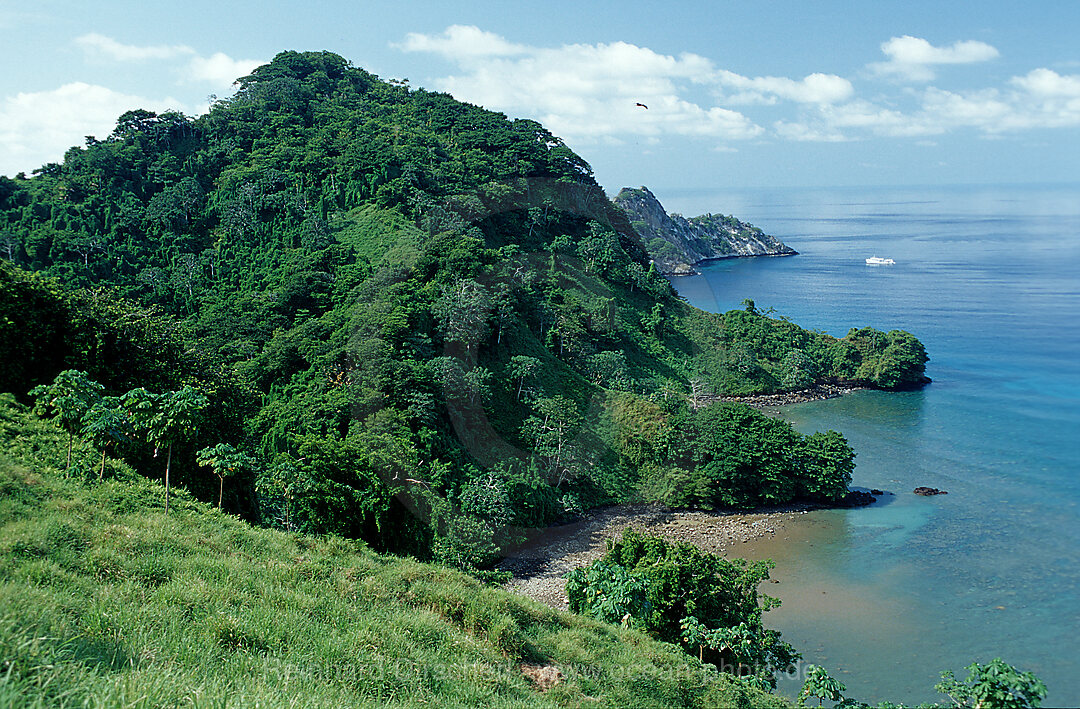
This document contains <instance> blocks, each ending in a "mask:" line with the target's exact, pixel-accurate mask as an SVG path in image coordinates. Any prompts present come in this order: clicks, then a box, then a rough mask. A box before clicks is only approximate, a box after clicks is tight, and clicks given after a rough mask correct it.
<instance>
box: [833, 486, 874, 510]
mask: <svg viewBox="0 0 1080 709" xmlns="http://www.w3.org/2000/svg"><path fill="white" fill-rule="evenodd" d="M875 502H877V498H876V497H874V496H873V495H871V494H870V493H869V492H866V491H864V490H851V491H849V492H848V494H846V495H844V498H843V499H842V500H840V501H839V502H837V503H836V506H837V507H866V506H867V505H872V504H874V503H875Z"/></svg>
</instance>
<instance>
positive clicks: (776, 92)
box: [717, 70, 855, 104]
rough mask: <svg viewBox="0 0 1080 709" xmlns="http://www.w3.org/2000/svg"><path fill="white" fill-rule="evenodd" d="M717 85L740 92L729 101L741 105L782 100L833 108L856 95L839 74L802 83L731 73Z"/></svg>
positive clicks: (812, 76)
mask: <svg viewBox="0 0 1080 709" xmlns="http://www.w3.org/2000/svg"><path fill="white" fill-rule="evenodd" d="M717 83H719V84H720V85H721V86H724V87H729V88H733V89H736V90H737V91H738V93H735V94H732V95H730V96H729V97H728V98H729V99H730V100H732V101H735V102H740V103H770V104H771V103H776V101H777V99H778V98H782V99H786V100H788V101H795V102H796V103H820V104H830V103H837V102H839V101H845V100H847V99H849V98H851V96H852V95H853V94H854V93H855V88H854V87H853V86H852V85H851V82H850V81H848V80H847V79H845V78H843V77H841V76H836V75H835V74H820V73H815V74H810V75H809V76H806V77H804V78H803V79H800V80H798V81H796V80H794V79H788V78H785V77H780V76H759V77H755V78H750V77H746V76H741V75H739V74H736V73H734V72H730V71H723V70H721V71H719V72H717Z"/></svg>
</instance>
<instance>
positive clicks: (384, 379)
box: [0, 52, 926, 568]
mask: <svg viewBox="0 0 1080 709" xmlns="http://www.w3.org/2000/svg"><path fill="white" fill-rule="evenodd" d="M239 85H240V88H239V90H238V91H237V93H236V94H235V96H233V97H231V98H229V99H224V100H220V101H218V102H217V103H216V104H215V105H214V106H213V107H212V110H211V111H210V112H209V113H208V114H207V115H205V116H202V117H199V118H197V119H190V118H188V117H186V116H183V115H180V114H174V113H167V114H162V115H156V114H154V113H151V112H148V111H131V112H129V113H127V114H125V115H123V116H121V117H120V119H119V120H118V122H117V125H116V129H115V131H114V132H113V133H112V134H111V135H110V136H107V137H105V138H104V139H100V140H99V139H97V138H94V137H88V138H87V140H86V144H85V146H83V147H76V148H72V149H71V150H69V151H68V153H67V155H66V156H65V159H64V161H63V163H62V164H50V165H46V166H44V167H43V168H41V169H40V170H38V171H36V172H35V175H34V176H33V177H31V178H26V177H25V176H21V175H20V176H16V177H15V178H14V179H9V178H0V234H2V235H3V249H4V250H3V252H2V254H3V256H4V257H6V258H5V259H4V261H5V263H4V264H0V315H2V316H3V317H0V335H2V337H0V349H2V351H0V391H4V390H7V391H12V392H14V393H15V394H16V395H17V396H20V397H25V396H26V395H27V392H28V391H29V390H30V389H31V388H32V387H34V386H37V385H47V384H49V383H50V382H51V381H52V380H53V378H54V377H55V376H56V375H57V374H58V373H60V372H62V371H65V370H78V371H80V372H85V373H86V376H87V377H88V378H89V379H90V380H92V381H95V382H99V383H100V384H102V385H103V387H104V394H106V395H108V396H116V397H119V396H121V395H123V394H125V392H132V391H135V390H139V389H142V390H144V391H145V392H146V395H145V396H143V397H142V399H139V396H138V395H135V394H132V395H131V396H134V397H135V399H133V400H129V401H127V402H126V403H125V405H124V406H120V407H119V408H117V406H112V407H111V409H110V407H109V406H105V408H104V409H101V410H100V411H99V413H100V414H102V415H104V414H106V413H108V411H110V410H111V411H112V412H113V413H114V414H116V413H117V412H118V411H120V410H123V411H124V412H126V413H127V416H128V420H127V421H116V420H114V421H113V423H114V424H117V425H121V424H122V425H126V426H128V427H129V428H130V429H131V432H130V433H131V435H121V434H120V432H118V431H117V430H115V426H113V427H112V428H110V427H109V426H107V425H106V424H108V423H109V421H110V419H109V418H108V416H105V418H102V417H101V416H99V417H98V425H99V428H100V427H101V426H104V428H100V430H99V431H98V432H97V434H94V432H93V431H91V430H90V429H89V428H85V427H86V426H90V425H91V423H92V422H90V421H85V422H84V421H82V419H81V418H80V419H79V422H78V427H82V428H80V430H83V431H84V433H86V435H92V434H94V435H97V436H98V438H97V440H98V441H99V445H100V447H101V452H102V453H103V454H104V453H106V452H107V450H112V451H115V452H116V453H117V454H118V455H121V456H123V457H124V458H125V460H127V461H128V462H129V463H131V464H132V465H133V466H134V467H135V468H136V469H137V470H139V471H140V472H141V473H143V474H145V475H150V476H153V477H162V478H164V477H165V476H166V473H167V472H169V471H171V470H172V466H173V464H174V461H175V464H177V465H179V466H182V467H183V468H184V470H185V471H189V472H187V473H186V474H185V477H184V480H183V481H182V484H183V485H184V486H186V487H187V488H188V489H190V490H191V491H192V492H193V493H194V494H195V495H196V496H197V497H199V498H200V499H205V500H219V499H220V501H221V503H222V506H223V507H224V508H225V509H229V510H233V511H237V512H240V513H241V514H243V515H244V516H246V517H247V518H249V519H251V520H261V521H262V522H264V523H269V524H277V525H280V526H283V527H288V528H291V529H299V530H306V531H309V532H332V533H337V534H341V535H344V536H348V537H359V538H363V539H365V540H367V541H368V542H369V543H371V544H372V545H373V546H374V547H375V548H377V549H380V550H387V551H397V552H405V553H411V554H415V555H417V556H419V557H422V558H436V559H442V560H444V561H449V562H452V563H454V564H457V565H459V566H462V567H465V568H470V567H483V566H485V565H486V564H489V563H490V562H491V561H492V560H493V559H494V558H495V555H496V553H497V551H498V548H499V546H500V545H502V544H505V543H510V542H513V541H514V540H515V539H518V538H520V535H519V534H518V533H517V532H515V531H514V530H517V529H528V528H533V527H537V526H542V525H545V524H548V523H550V522H551V521H553V520H555V519H558V518H559V517H560V516H564V515H567V514H574V513H576V512H578V511H580V510H582V509H584V508H588V507H592V506H595V505H599V504H604V503H609V502H616V501H623V500H632V499H656V500H663V501H667V502H669V503H671V504H677V505H703V506H712V505H740V506H749V505H754V504H760V503H763V502H765V503H768V502H783V501H786V500H788V499H791V498H792V497H795V496H811V497H817V498H819V499H823V500H834V499H837V498H838V497H839V496H841V495H842V494H843V492H844V489H843V488H844V487H845V486H846V483H847V478H846V477H845V475H846V473H845V465H844V464H843V461H841V462H840V464H838V465H834V464H830V465H831V467H829V466H825V467H821V466H819V465H818V462H819V459H818V457H815V455H813V454H812V452H811V451H812V450H816V449H815V448H814V446H813V445H811V444H809V443H806V444H804V443H803V442H802V441H801V437H798V436H796V434H794V433H793V432H791V431H789V430H786V429H783V425H780V427H779V428H776V429H775V430H773V429H771V428H768V427H765V428H763V427H762V426H761V424H760V422H756V419H754V418H753V417H752V416H751V415H750V414H749V413H743V414H739V415H734V414H732V415H728V414H724V415H723V416H722V417H721V418H724V425H725V426H726V427H727V428H726V429H725V430H726V433H724V434H722V435H721V434H716V435H712V434H710V435H698V436H696V437H692V436H682V437H681V438H679V439H678V440H675V439H672V440H660V441H658V440H652V439H651V438H650V435H649V434H648V432H649V431H650V430H656V429H662V430H671V429H673V428H679V427H680V426H681V424H682V423H683V422H684V420H688V419H696V418H697V417H698V414H695V413H693V412H690V411H688V410H686V407H685V406H682V408H681V409H680V406H679V405H676V404H677V402H678V401H679V400H690V401H691V403H692V404H694V405H696V404H697V403H699V402H700V401H703V400H704V399H702V396H704V395H707V394H709V393H726V394H745V393H759V392H772V391H781V390H791V389H799V388H803V387H806V386H809V385H811V384H813V383H815V382H822V381H831V380H836V381H852V382H857V383H862V384H867V385H873V386H881V387H885V388H893V387H900V386H907V385H912V384H916V383H918V382H920V381H921V380H922V376H923V374H922V373H923V369H924V364H925V360H926V357H925V353H924V352H923V349H922V346H921V344H919V343H918V341H917V340H915V339H914V338H913V337H911V336H910V335H907V334H906V333H900V332H892V333H882V332H879V331H876V330H870V329H863V330H853V331H852V333H851V334H849V335H848V336H847V337H845V338H843V339H836V338H832V337H829V336H828V335H824V334H821V333H812V332H808V331H805V330H803V329H801V328H799V327H797V326H796V325H794V324H792V323H789V322H787V321H785V320H782V319H773V318H770V317H768V316H767V315H766V314H763V313H759V312H758V311H757V310H756V309H755V308H754V306H753V304H752V303H750V304H748V306H747V308H746V309H745V310H740V311H733V312H730V313H727V314H723V315H712V314H708V313H703V312H701V311H699V310H696V309H694V308H691V307H689V306H688V305H686V304H685V303H683V302H682V301H681V300H679V298H678V297H677V296H676V295H675V294H674V292H673V291H672V289H671V287H670V286H669V285H668V283H667V281H666V280H664V279H663V278H661V277H660V276H658V275H657V274H656V273H655V271H654V270H653V269H652V268H651V267H650V265H649V262H648V260H647V257H646V252H645V250H644V249H643V248H642V247H641V246H640V244H639V239H638V237H637V235H636V233H635V232H634V230H633V228H632V227H631V225H630V224H629V222H628V221H627V219H626V216H625V214H624V213H622V212H621V211H620V210H619V209H617V208H615V207H614V206H613V205H612V204H611V203H610V202H609V201H608V200H607V199H606V198H605V196H604V194H603V191H602V190H601V189H600V187H599V186H598V185H597V184H596V182H595V181H594V180H593V178H592V176H591V170H590V168H589V166H588V165H587V164H586V163H585V162H584V161H582V160H581V158H579V157H578V156H577V155H575V154H574V153H573V152H572V151H571V150H570V149H569V148H567V147H566V146H565V145H564V144H563V143H562V141H561V140H559V139H558V138H557V137H555V136H552V135H551V134H550V133H549V132H548V131H546V130H545V129H544V128H543V127H542V126H540V125H539V124H537V123H535V122H533V121H527V120H514V121H509V120H507V119H506V118H505V117H504V116H502V115H500V114H497V113H492V112H489V111H485V110H482V109H480V108H477V107H474V106H469V105H467V104H462V103H459V102H457V101H454V100H453V99H452V98H450V97H449V96H446V95H442V94H436V93H431V92H427V91H424V90H421V89H411V88H409V87H408V86H405V85H402V84H395V83H388V82H383V81H380V80H378V79H377V77H374V76H372V75H371V74H368V73H367V72H364V71H363V70H360V69H357V68H354V67H352V66H350V65H349V64H348V62H346V61H345V60H344V59H342V58H341V57H338V56H336V55H333V54H329V53H303V54H301V53H295V52H285V53H283V54H281V55H279V56H278V57H277V58H275V60H274V61H273V62H272V63H270V64H268V65H265V66H262V67H259V68H258V69H256V70H255V71H254V72H253V73H252V75H251V76H248V77H244V78H242V79H241V80H240V82H239ZM61 284H62V285H61ZM180 391H188V392H189V394H190V395H192V396H194V395H198V396H205V397H206V398H207V405H206V406H204V407H199V411H200V412H201V413H200V414H199V416H197V417H196V418H197V419H198V420H195V419H192V420H191V421H189V422H186V423H185V422H183V421H179V420H175V421H173V420H171V419H169V417H168V416H166V417H165V418H160V416H161V411H160V410H159V409H154V408H153V407H151V408H150V409H148V410H151V409H152V410H153V411H157V412H158V413H157V414H156V415H158V416H159V420H156V423H155V422H151V421H149V420H141V419H140V414H139V413H138V412H137V411H136V408H137V407H136V406H135V405H136V404H138V403H139V401H143V403H144V404H146V405H147V406H149V403H147V402H151V401H158V400H159V398H160V397H164V396H167V395H171V394H170V392H180ZM155 397H158V398H155ZM159 408H160V407H159ZM712 416H714V417H715V415H712ZM61 418H62V417H61ZM707 418H708V416H705V419H707ZM705 419H703V421H704V420H705ZM61 423H63V425H65V426H66V427H67V429H68V430H69V432H73V431H74V430H75V428H76V427H77V424H76V422H75V419H63V418H62V420H61ZM180 424H184V425H180ZM702 425H704V424H702ZM155 426H156V428H155ZM690 428H691V429H693V430H696V431H704V429H703V428H702V426H691V427H690ZM744 429H745V430H744ZM766 429H768V430H766ZM110 431H111V433H110ZM113 434H115V435H113ZM717 436H720V438H722V439H723V440H720V438H717ZM763 436H764V438H762V437H763ZM751 439H753V440H757V441H760V440H765V439H768V440H770V441H773V442H774V443H775V445H774V446H773V447H774V449H775V450H777V451H779V450H780V448H779V446H782V445H784V444H786V443H790V442H792V441H795V440H797V441H799V445H798V446H797V447H798V449H799V450H798V452H793V453H792V454H791V455H788V456H786V459H785V460H784V461H779V462H778V461H775V460H762V461H759V460H757V459H756V458H755V459H749V458H746V459H743V460H741V461H739V462H732V463H731V464H730V465H728V466H727V469H724V470H722V469H721V468H722V467H723V465H712V467H709V466H710V463H709V461H710V460H712V461H719V460H720V458H722V457H725V456H727V454H728V453H729V452H730V450H731V446H732V445H743V447H744V448H745V447H746V444H745V441H749V440H751ZM739 441H744V443H743V444H739ZM834 442H835V441H833V442H830V447H829V449H828V451H826V453H828V454H830V455H831V454H835V453H837V451H839V453H840V454H841V457H843V456H842V454H843V449H842V447H840V448H837V446H835V445H832V443H834ZM215 446H231V447H232V450H233V451H235V452H237V454H242V455H245V456H248V457H249V458H250V460H251V463H250V464H245V465H243V466H239V467H236V468H227V469H226V468H222V467H220V466H219V467H216V468H215V467H214V466H213V465H212V464H210V465H207V466H205V468H204V469H202V470H200V469H199V468H197V467H196V466H195V465H194V463H195V456H196V453H197V452H198V451H200V450H204V449H206V448H213V447H215ZM642 446H645V447H648V448H651V449H652V450H651V451H642V450H641V447H642ZM819 447H820V446H819ZM159 451H161V452H164V455H165V457H166V461H165V464H164V465H162V464H160V463H159V461H157V460H154V457H155V455H156V454H157V453H158V452H159ZM725 459H726V458H725ZM796 468H797V469H798V473H797V474H796V473H795V472H794V471H795V470H796ZM225 470H229V471H230V472H229V474H227V475H224V476H221V475H219V474H218V473H220V472H222V471H225ZM283 471H287V472H283ZM702 476H704V477H702ZM735 477H737V478H738V479H739V481H740V482H739V484H738V485H732V484H731V483H732V481H733V480H734V479H735ZM781 478H783V479H781ZM787 478H790V479H787ZM815 478H817V479H818V480H817V482H815V481H814V479H815ZM275 480H276V482H275ZM483 539H486V540H488V541H487V542H486V543H483V544H481V543H480V540H483Z"/></svg>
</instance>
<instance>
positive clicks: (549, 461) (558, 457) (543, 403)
mask: <svg viewBox="0 0 1080 709" xmlns="http://www.w3.org/2000/svg"><path fill="white" fill-rule="evenodd" d="M534 411H535V412H536V413H535V415H533V416H530V417H529V418H528V419H526V420H525V423H524V424H523V425H522V427H521V433H522V435H523V436H525V438H527V439H529V440H531V441H532V442H533V450H535V451H536V453H537V454H538V455H539V456H540V457H541V458H542V459H543V460H544V462H545V463H546V465H547V468H548V470H549V471H551V474H552V477H553V478H554V480H555V487H556V488H558V487H560V486H561V485H562V484H563V483H564V482H565V481H566V480H567V479H568V478H570V477H571V475H572V474H573V473H574V470H575V468H576V463H577V459H578V457H579V453H580V451H578V450H577V446H576V445H574V443H573V436H574V434H575V433H577V429H578V427H579V426H580V425H581V412H580V411H579V410H578V407H577V404H575V403H574V402H573V401H571V400H570V399H567V398H566V397H565V396H553V397H551V398H546V399H538V400H537V402H536V405H535V407H534Z"/></svg>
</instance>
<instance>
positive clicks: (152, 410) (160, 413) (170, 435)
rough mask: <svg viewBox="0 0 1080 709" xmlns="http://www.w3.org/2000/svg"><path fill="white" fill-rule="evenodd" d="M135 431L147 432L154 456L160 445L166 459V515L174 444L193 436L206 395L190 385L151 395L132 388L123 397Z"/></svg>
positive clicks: (205, 402) (204, 404) (141, 389)
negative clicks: (164, 450)
mask: <svg viewBox="0 0 1080 709" xmlns="http://www.w3.org/2000/svg"><path fill="white" fill-rule="evenodd" d="M121 398H122V400H123V402H124V407H125V408H126V409H127V410H128V411H129V412H130V415H131V420H132V423H133V424H134V426H135V428H136V429H137V430H141V431H144V432H145V433H146V437H147V440H148V441H149V442H150V443H151V444H152V445H153V446H154V457H155V458H156V457H157V454H158V451H159V449H160V448H161V447H162V446H165V447H166V449H167V455H166V459H165V514H168V513H169V474H170V471H171V469H172V452H173V445H174V444H176V443H179V442H181V441H183V440H184V439H186V438H189V437H191V436H193V435H195V432H196V431H197V425H198V421H199V415H200V413H201V412H202V410H203V409H204V408H205V407H206V405H207V404H208V403H209V402H208V400H207V398H206V396H205V395H204V394H203V393H202V392H200V391H199V390H198V389H195V388H194V387H191V386H185V387H183V388H182V389H179V390H177V391H167V392H165V393H164V394H152V393H151V392H149V391H147V390H146V389H143V388H139V389H133V390H131V391H129V392H127V393H126V394H124V396H123V397H121Z"/></svg>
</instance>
